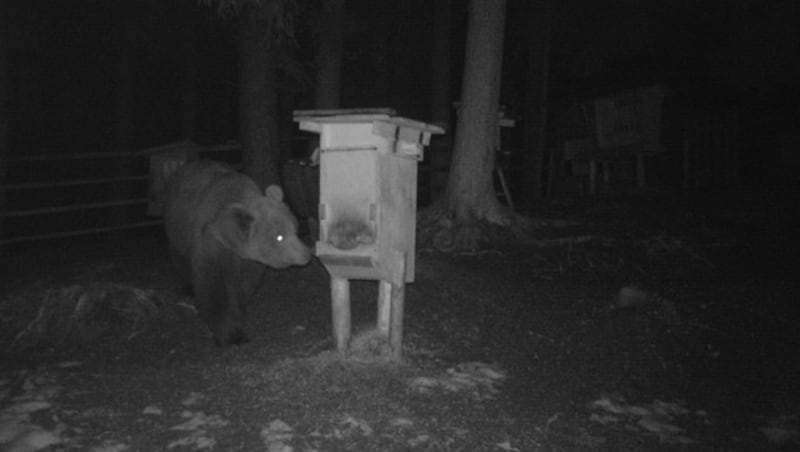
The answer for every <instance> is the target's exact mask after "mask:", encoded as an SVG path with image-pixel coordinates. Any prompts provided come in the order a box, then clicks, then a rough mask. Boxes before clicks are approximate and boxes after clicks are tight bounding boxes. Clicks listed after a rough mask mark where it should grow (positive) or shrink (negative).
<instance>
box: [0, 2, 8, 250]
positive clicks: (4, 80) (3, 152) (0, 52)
mask: <svg viewBox="0 0 800 452" xmlns="http://www.w3.org/2000/svg"><path fill="white" fill-rule="evenodd" d="M9 72H10V71H9V68H8V8H7V7H6V1H5V0H0V212H3V211H5V209H6V192H5V189H3V185H4V184H5V183H6V174H7V172H8V168H7V167H6V165H7V163H6V159H7V158H8V157H9V155H10V151H9V149H8V144H9V143H8V76H9ZM2 237H3V218H2V217H0V238H2Z"/></svg>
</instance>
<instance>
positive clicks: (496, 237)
mask: <svg viewBox="0 0 800 452" xmlns="http://www.w3.org/2000/svg"><path fill="white" fill-rule="evenodd" d="M531 224H532V221H531V220H530V219H529V218H527V217H525V216H522V215H520V214H518V213H516V212H514V211H513V210H511V209H509V208H507V207H505V206H502V205H499V204H498V205H497V206H495V207H494V208H491V209H488V210H487V211H486V212H483V213H482V214H481V216H480V217H477V216H476V217H473V218H471V219H469V220H468V221H461V222H458V221H456V220H455V218H454V215H453V213H452V212H450V211H449V210H448V209H447V208H446V207H445V204H444V203H443V202H439V203H436V204H434V205H431V206H430V207H428V208H426V209H423V210H422V211H421V212H420V214H419V224H418V238H419V243H420V245H421V247H422V248H425V247H431V248H434V249H436V250H439V251H442V252H447V253H476V252H480V251H482V250H483V249H485V248H487V247H491V246H492V245H491V244H492V243H497V242H499V241H503V240H505V239H514V240H518V239H522V238H524V237H526V236H527V235H528V230H529V229H530V226H531Z"/></svg>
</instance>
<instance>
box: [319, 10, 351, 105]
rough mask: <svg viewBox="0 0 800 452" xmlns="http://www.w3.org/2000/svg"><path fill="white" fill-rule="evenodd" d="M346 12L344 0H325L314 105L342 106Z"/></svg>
mask: <svg viewBox="0 0 800 452" xmlns="http://www.w3.org/2000/svg"><path fill="white" fill-rule="evenodd" d="M344 13H345V9H344V0H323V2H322V14H323V20H322V21H321V22H322V24H323V25H322V30H321V32H320V35H319V36H320V37H319V49H318V50H317V82H316V92H315V98H314V108H318V109H325V108H329V109H330V108H339V107H340V102H339V93H340V92H341V78H342V52H343V49H344Z"/></svg>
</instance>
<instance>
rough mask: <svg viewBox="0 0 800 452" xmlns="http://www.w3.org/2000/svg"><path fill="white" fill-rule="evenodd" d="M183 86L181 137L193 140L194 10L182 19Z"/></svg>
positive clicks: (195, 49) (195, 113) (195, 66)
mask: <svg viewBox="0 0 800 452" xmlns="http://www.w3.org/2000/svg"><path fill="white" fill-rule="evenodd" d="M181 20H183V24H182V25H183V30H182V32H183V33H182V34H183V36H182V39H183V86H182V89H181V135H183V138H184V139H185V140H192V139H194V129H195V119H196V117H197V47H196V40H197V36H196V35H197V32H196V24H195V20H196V14H194V10H191V11H190V12H189V13H187V14H186V16H185V17H183V18H182V19H181Z"/></svg>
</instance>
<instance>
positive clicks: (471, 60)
mask: <svg viewBox="0 0 800 452" xmlns="http://www.w3.org/2000/svg"><path fill="white" fill-rule="evenodd" d="M505 9H506V2H505V0H470V4H469V19H468V20H469V22H468V28H467V45H466V55H465V61H464V78H463V82H462V88H461V106H460V111H459V115H458V125H457V127H456V138H455V149H454V152H453V159H452V162H451V164H450V175H449V178H448V185H447V194H446V202H447V209H448V211H449V212H450V213H451V214H452V216H453V218H454V220H455V223H456V225H466V226H470V225H474V224H475V223H476V222H477V221H478V220H483V221H486V222H489V223H495V224H508V223H509V221H510V218H509V217H510V215H509V212H507V211H506V209H505V208H504V207H502V206H501V205H500V203H499V202H498V200H497V196H496V195H495V191H494V180H493V173H494V165H495V140H496V137H497V133H498V130H497V111H498V106H499V97H500V75H501V65H502V61H503V33H504V26H505ZM456 240H457V241H458V240H459V239H458V238H456ZM468 240H469V239H468Z"/></svg>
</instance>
